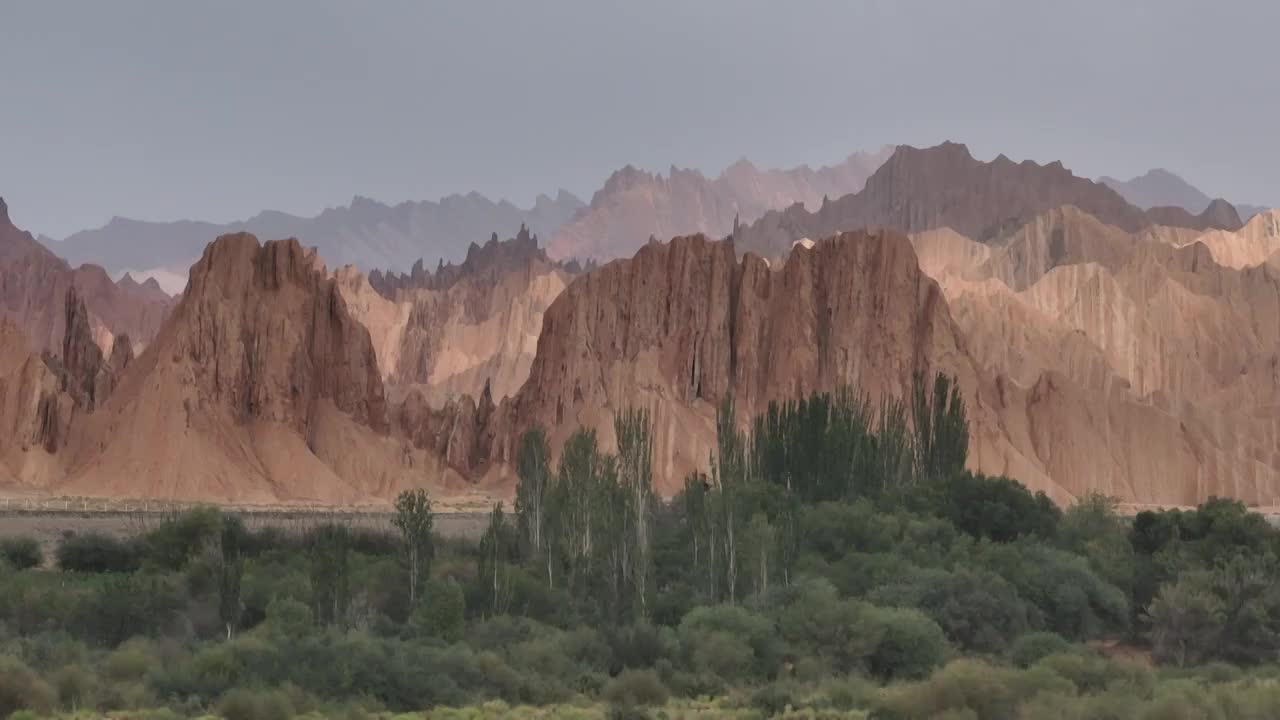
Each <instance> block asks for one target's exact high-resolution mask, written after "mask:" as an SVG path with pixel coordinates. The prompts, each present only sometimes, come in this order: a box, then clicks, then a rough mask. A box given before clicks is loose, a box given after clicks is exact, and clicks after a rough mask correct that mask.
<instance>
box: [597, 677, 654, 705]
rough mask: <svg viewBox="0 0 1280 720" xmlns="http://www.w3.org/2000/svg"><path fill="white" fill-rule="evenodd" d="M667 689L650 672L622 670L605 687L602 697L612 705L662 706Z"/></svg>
mask: <svg viewBox="0 0 1280 720" xmlns="http://www.w3.org/2000/svg"><path fill="white" fill-rule="evenodd" d="M668 695H669V693H668V692H667V687H666V686H665V685H663V684H662V680H661V679H659V678H658V674H657V673H655V672H654V671H652V670H623V671H622V672H621V673H619V674H618V676H617V677H615V678H613V679H612V680H610V681H609V684H608V685H606V686H605V688H604V693H603V697H604V699H605V701H606V702H609V703H611V704H614V705H640V706H648V705H663V704H665V703H666V702H667V697H668Z"/></svg>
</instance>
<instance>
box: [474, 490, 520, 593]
mask: <svg viewBox="0 0 1280 720" xmlns="http://www.w3.org/2000/svg"><path fill="white" fill-rule="evenodd" d="M516 548H517V538H516V531H515V529H514V528H513V527H511V525H510V523H508V522H507V519H506V515H505V514H504V513H503V512H502V503H500V502H499V503H496V504H494V506H493V511H492V512H490V513H489V526H488V527H486V528H485V531H484V535H482V536H481V537H480V556H479V564H478V568H477V572H476V580H477V581H478V582H479V584H480V589H481V594H482V595H483V596H484V603H485V611H486V612H488V613H489V614H490V615H491V616H497V615H503V614H506V612H507V610H508V609H509V608H510V606H511V595H512V587H511V572H512V565H513V564H514V562H515V559H516Z"/></svg>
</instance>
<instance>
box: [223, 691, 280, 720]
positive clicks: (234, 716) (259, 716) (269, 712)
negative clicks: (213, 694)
mask: <svg viewBox="0 0 1280 720" xmlns="http://www.w3.org/2000/svg"><path fill="white" fill-rule="evenodd" d="M218 714H219V715H221V716H222V717H224V718H226V720H289V719H290V718H292V717H293V716H294V709H293V703H291V702H290V701H289V698H288V696H286V695H285V694H284V693H282V692H280V691H279V690H250V689H247V688H234V689H232V690H229V691H227V693H226V694H225V695H223V696H222V699H221V700H220V701H219V702H218Z"/></svg>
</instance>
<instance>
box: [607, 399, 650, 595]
mask: <svg viewBox="0 0 1280 720" xmlns="http://www.w3.org/2000/svg"><path fill="white" fill-rule="evenodd" d="M613 427H614V432H615V434H616V435H617V438H618V483H619V485H620V486H621V490H622V493H621V494H620V496H619V499H620V500H621V501H622V505H623V508H622V510H623V512H622V515H623V523H624V525H623V529H622V538H621V547H620V553H621V557H620V562H621V565H622V580H623V584H624V586H625V587H626V588H627V589H628V590H629V591H630V592H629V597H633V598H634V599H635V604H636V610H637V612H639V614H640V615H643V616H647V615H648V614H649V602H650V592H651V591H650V585H651V584H652V582H653V552H652V547H651V543H652V538H651V536H652V533H653V504H654V496H653V423H652V422H651V421H650V419H649V412H648V411H647V410H644V409H629V410H625V411H623V412H621V413H619V414H618V415H617V416H615V417H614V421H613Z"/></svg>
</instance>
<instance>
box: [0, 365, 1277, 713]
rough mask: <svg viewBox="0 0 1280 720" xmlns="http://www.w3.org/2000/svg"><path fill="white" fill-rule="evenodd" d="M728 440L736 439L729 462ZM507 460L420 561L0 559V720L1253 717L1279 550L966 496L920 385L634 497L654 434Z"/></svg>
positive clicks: (346, 534)
mask: <svg viewBox="0 0 1280 720" xmlns="http://www.w3.org/2000/svg"><path fill="white" fill-rule="evenodd" d="M742 427H749V428H750V431H749V432H743V431H742V430H741V428H742ZM615 436H616V437H617V445H618V446H617V451H616V452H614V453H610V452H605V451H603V450H602V449H601V448H600V446H599V443H598V441H597V438H596V436H595V435H594V433H592V432H589V431H581V432H578V433H576V434H575V435H574V436H573V437H571V438H570V439H569V441H568V442H566V444H565V446H564V447H563V449H562V451H561V453H560V456H559V458H558V460H556V461H555V462H554V463H553V462H552V456H551V452H550V448H549V447H548V446H547V442H546V439H545V435H544V434H543V433H541V432H540V431H538V430H534V431H532V432H530V433H528V434H526V435H525V437H524V438H523V439H522V441H521V442H520V444H519V446H518V448H517V456H516V466H517V469H518V473H519V477H520V483H519V487H518V489H517V492H516V497H515V504H514V507H513V508H512V509H511V511H510V512H508V511H507V509H506V508H504V507H503V506H501V505H499V506H497V507H495V508H493V511H492V513H491V514H490V516H489V521H488V526H487V528H486V530H485V531H484V533H483V535H482V536H481V538H480V539H479V541H478V542H463V541H458V540H447V539H444V538H440V537H437V536H435V535H434V534H433V530H432V528H433V523H432V509H431V505H430V499H429V498H428V497H427V496H426V495H425V494H424V493H407V494H405V495H403V496H402V497H401V498H400V501H399V502H398V503H397V515H396V520H395V522H394V523H392V525H391V528H389V529H388V531H387V532H375V531H370V530H367V529H364V530H362V529H357V528H352V527H348V526H345V525H342V524H331V525H323V526H320V527H316V528H313V529H311V530H308V531H306V532H286V531H284V530H281V529H275V528H264V529H258V530H249V529H248V528H246V527H245V525H244V524H243V523H242V522H240V520H239V519H238V518H236V517H234V516H230V515H224V514H221V513H219V512H217V511H216V510H212V509H208V510H200V511H197V512H193V513H189V514H186V515H183V516H180V517H176V518H174V519H172V520H171V521H170V522H167V523H164V524H162V525H161V526H159V527H157V528H155V529H153V530H151V531H149V532H146V533H143V534H141V535H140V536H138V537H136V538H133V539H131V540H127V541H125V540H119V539H115V538H111V537H107V536H102V535H93V534H84V535H74V536H70V537H68V538H66V539H64V541H63V542H62V544H61V546H60V547H59V548H58V549H57V552H56V557H55V560H56V568H47V567H44V566H43V564H42V562H40V558H39V552H38V550H39V549H38V547H36V560H35V561H34V562H33V561H31V554H30V547H31V544H30V543H28V542H23V541H21V540H14V539H8V540H5V541H4V542H0V557H3V558H4V561H3V562H0V717H8V716H11V714H13V713H19V715H18V716H21V717H27V716H29V715H21V713H34V714H36V715H49V714H73V713H80V714H82V715H83V714H84V713H86V712H89V713H95V712H96V713H108V712H117V711H119V712H123V713H126V714H127V716H128V717H156V718H159V717H166V718H168V717H191V716H198V715H203V714H210V713H212V714H217V715H219V716H222V717H226V718H231V719H239V718H246V719H249V720H256V719H258V718H263V719H267V718H287V717H295V716H308V715H310V716H313V717H321V716H324V717H331V716H335V715H341V716H362V715H364V716H381V717H391V716H393V715H394V714H395V713H402V712H422V711H427V717H438V718H461V717H471V718H475V717H583V718H606V717H610V718H623V717H657V716H659V714H665V716H666V717H742V718H747V717H770V716H780V717H809V718H814V717H863V718H881V719H886V720H887V719H895V718H903V719H914V718H938V717H948V718H979V719H987V718H994V719H1004V718H1009V719H1010V720H1013V719H1021V718H1111V717H1115V718H1151V719H1153V720H1154V719H1156V718H1173V717H1177V718H1183V717H1187V718H1242V719H1243V718H1264V717H1273V716H1274V712H1275V708H1277V707H1280V680H1277V679H1276V678H1277V674H1278V673H1280V670H1277V666H1276V663H1277V662H1278V661H1280V582H1278V580H1277V579H1278V578H1280V566H1278V564H1277V557H1278V556H1280V532H1278V531H1277V530H1275V529H1274V528H1272V527H1271V526H1270V525H1268V524H1267V523H1266V521H1265V520H1264V519H1263V518H1261V517H1260V516H1258V515H1257V514H1254V513H1250V512H1249V511H1248V510H1247V509H1246V508H1245V507H1243V506H1242V505H1240V504H1239V503H1234V502H1230V501H1226V500H1211V501H1210V502H1207V503H1205V504H1204V505H1203V506H1201V507H1199V508H1197V509H1195V510H1191V511H1168V512H1144V513H1141V514H1139V515H1137V516H1136V517H1134V518H1131V519H1130V518H1123V517H1121V516H1119V515H1118V514H1117V512H1116V507H1115V504H1114V503H1113V502H1111V501H1109V500H1107V499H1106V498H1102V497H1089V498H1085V499H1083V500H1081V501H1080V502H1078V503H1075V504H1073V505H1072V506H1070V507H1068V508H1066V509H1065V510H1063V509H1060V508H1059V507H1057V506H1056V505H1054V504H1053V503H1052V502H1050V501H1049V499H1048V498H1046V497H1045V496H1044V495H1043V494H1036V493H1031V492H1029V491H1028V490H1027V489H1026V488H1024V487H1023V486H1021V485H1019V484H1017V483H1014V482H1012V481H1009V480H1007V479H1004V478H991V477H985V476H982V475H978V474H973V473H970V472H968V471H966V470H965V469H964V466H965V460H966V456H965V452H966V449H967V447H968V430H967V422H966V419H965V411H964V404H963V402H962V401H961V399H960V398H959V395H958V394H957V393H956V392H955V389H954V387H953V386H952V385H951V383H950V381H949V380H948V379H947V378H945V377H939V378H937V379H936V380H935V381H934V382H933V383H924V382H918V383H917V385H916V388H915V392H913V393H912V395H911V397H910V398H909V399H908V401H907V402H905V403H895V402H892V401H889V402H885V403H883V404H880V405H878V406H877V407H875V408H873V407H872V404H871V403H870V402H868V401H867V400H865V399H863V398H860V397H858V396H857V395H856V394H855V393H853V392H848V391H845V392H840V393H836V394H830V395H827V394H819V395H814V396H811V397H808V398H803V399H799V400H796V401H794V402H789V403H781V404H775V405H773V406H771V407H770V408H769V409H768V410H767V412H765V413H764V414H762V415H761V416H760V417H758V418H754V419H752V421H751V422H749V423H744V424H742V425H740V424H739V422H738V419H737V417H736V415H735V409H734V406H733V402H732V400H731V399H727V400H726V401H725V402H724V403H723V405H722V406H721V408H720V412H719V417H718V438H717V445H716V448H715V451H714V452H713V453H712V457H711V463H710V467H709V470H710V472H709V473H708V474H705V475H704V474H701V473H696V474H694V475H691V476H690V477H689V478H687V479H686V480H685V483H684V489H683V491H682V492H681V493H680V494H679V495H678V496H677V497H676V498H674V499H672V500H671V501H670V502H663V501H660V500H659V499H658V498H657V495H656V494H655V492H654V490H653V468H652V444H653V438H652V430H651V427H650V423H649V418H648V416H647V414H646V413H644V412H643V411H632V412H626V413H623V414H621V415H620V416H619V417H618V419H617V423H616V427H615Z"/></svg>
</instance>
